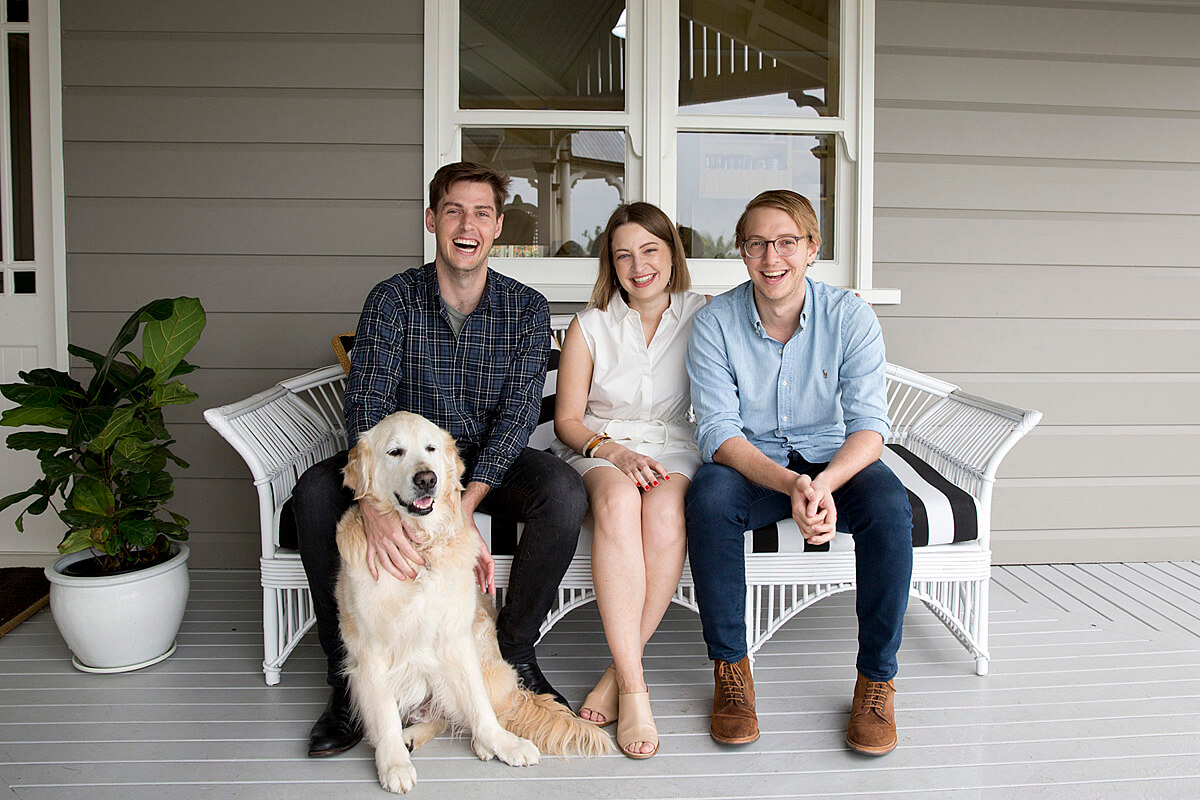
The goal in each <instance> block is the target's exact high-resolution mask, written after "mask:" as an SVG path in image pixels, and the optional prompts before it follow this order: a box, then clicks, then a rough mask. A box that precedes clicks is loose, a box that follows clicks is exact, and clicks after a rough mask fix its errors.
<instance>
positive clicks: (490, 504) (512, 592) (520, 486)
mask: <svg viewBox="0 0 1200 800" xmlns="http://www.w3.org/2000/svg"><path fill="white" fill-rule="evenodd" d="M345 466H346V453H345V451H343V452H341V453H338V454H337V455H335V456H332V457H331V458H327V459H325V460H324V461H321V462H319V463H317V464H314V465H313V466H311V467H309V468H308V470H306V471H305V473H304V474H303V475H301V476H300V480H299V481H298V482H297V483H296V488H295V489H294V490H292V505H293V508H294V510H295V514H296V537H297V540H298V544H299V548H300V559H301V561H303V562H304V572H305V574H306V575H307V576H308V588H309V590H310V591H311V592H312V598H313V609H314V611H315V613H316V617H317V636H318V638H319V639H320V641H321V648H322V649H323V650H324V651H325V657H326V659H327V661H328V665H327V680H328V682H329V683H330V684H331V685H338V684H339V683H340V682H341V681H342V680H343V679H342V677H341V673H342V667H343V665H344V663H345V649H344V647H343V645H342V636H341V630H340V629H339V628H338V620H337V599H336V598H335V597H334V586H335V585H336V583H337V574H338V570H339V569H340V567H341V557H340V556H339V555H338V550H337V540H336V536H335V534H336V531H337V523H338V520H339V519H341V518H342V514H344V513H345V512H346V509H348V508H350V506H352V505H354V494H353V493H352V492H351V491H350V490H349V489H347V488H346V487H345V486H343V485H342V469H343V468H344V467H345ZM587 507H588V500H587V489H586V487H584V485H583V479H582V478H580V477H579V473H577V472H576V471H575V470H574V469H573V468H572V467H570V466H568V465H567V463H566V462H565V461H563V460H562V459H560V458H558V456H555V455H552V454H551V453H546V452H543V451H541V450H532V449H530V448H528V447H526V448H525V449H524V450H522V451H521V454H520V455H519V456H517V460H516V461H514V462H513V465H512V466H511V467H509V469H508V474H507V475H505V476H504V481H503V482H502V483H501V484H500V485H499V486H495V487H493V488H492V490H491V491H490V492H488V494H487V496H486V497H484V499H483V502H481V503H480V504H479V510H480V511H485V512H487V513H489V514H496V513H499V514H502V515H504V516H506V517H509V518H513V519H517V520H519V521H521V522H524V523H525V531H524V532H523V533H522V534H521V539H520V541H519V542H518V543H517V550H516V553H515V554H514V555H513V563H512V572H511V573H510V574H509V585H508V589H507V591H506V593H505V594H506V599H505V604H504V608H502V609H501V610H500V616H499V619H498V620H497V622H496V635H497V638H498V639H499V641H500V652H501V654H502V655H503V656H504V658H505V659H507V660H508V661H509V662H510V663H513V664H521V663H524V662H528V661H532V660H533V659H534V653H533V646H534V643H536V642H537V639H538V634H539V632H540V629H541V624H542V620H543V619H545V617H546V614H547V613H548V612H549V611H550V608H551V606H552V605H553V604H554V601H555V598H556V597H557V594H558V584H559V582H560V581H561V580H562V576H563V574H565V573H566V571H567V567H568V566H569V565H570V563H571V558H572V557H573V556H574V555H575V546H576V544H577V542H578V540H579V526H580V525H582V524H583V517H584V515H585V514H586V513H587Z"/></svg>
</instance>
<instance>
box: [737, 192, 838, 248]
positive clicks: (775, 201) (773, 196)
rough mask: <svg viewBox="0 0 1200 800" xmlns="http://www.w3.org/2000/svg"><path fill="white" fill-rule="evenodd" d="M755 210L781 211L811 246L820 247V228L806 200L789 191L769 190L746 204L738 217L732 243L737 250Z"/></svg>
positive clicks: (744, 239)
mask: <svg viewBox="0 0 1200 800" xmlns="http://www.w3.org/2000/svg"><path fill="white" fill-rule="evenodd" d="M756 208H777V209H779V210H780V211H783V212H784V213H786V214H787V215H788V216H789V217H791V218H792V219H793V220H795V221H796V224H797V225H798V226H799V227H800V230H801V231H803V232H804V233H805V234H806V235H807V236H808V238H809V240H810V241H812V243H813V245H815V246H816V247H820V246H821V226H820V224H819V223H818V222H817V212H815V211H813V207H812V203H810V202H808V198H807V197H805V196H804V195H802V194H798V193H796V192H793V191H792V190H791V189H771V190H769V191H766V192H762V193H760V194H759V195H758V196H757V197H755V198H754V199H753V200H751V201H750V202H749V203H747V204H746V210H745V211H743V212H742V215H741V216H740V217H738V221H737V227H736V228H735V229H734V243H735V244H736V245H737V247H738V249H739V250H740V249H741V248H742V245H743V244H745V242H746V222H747V220H748V218H749V216H750V212H751V211H753V210H754V209H756Z"/></svg>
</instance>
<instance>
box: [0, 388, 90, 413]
mask: <svg viewBox="0 0 1200 800" xmlns="http://www.w3.org/2000/svg"><path fill="white" fill-rule="evenodd" d="M0 393H2V394H3V395H4V396H5V397H7V398H8V399H9V400H12V401H13V402H14V403H17V404H18V405H22V406H26V407H27V408H55V407H56V406H58V405H59V404H60V403H61V402H62V400H63V398H64V397H66V396H67V395H69V394H72V390H71V389H70V388H68V387H66V386H30V385H29V384H25V383H6V384H4V385H3V386H0ZM79 397H82V395H79Z"/></svg>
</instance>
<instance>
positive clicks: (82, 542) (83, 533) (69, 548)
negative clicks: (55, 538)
mask: <svg viewBox="0 0 1200 800" xmlns="http://www.w3.org/2000/svg"><path fill="white" fill-rule="evenodd" d="M95 535H96V531H95V530H93V529H91V528H82V529H76V530H73V531H68V532H67V535H66V536H65V537H63V540H62V541H61V542H59V545H58V552H60V553H62V554H63V555H67V554H70V553H78V552H79V551H80V550H87V549H88V548H89V547H91V546H92V541H93V537H94V536H95Z"/></svg>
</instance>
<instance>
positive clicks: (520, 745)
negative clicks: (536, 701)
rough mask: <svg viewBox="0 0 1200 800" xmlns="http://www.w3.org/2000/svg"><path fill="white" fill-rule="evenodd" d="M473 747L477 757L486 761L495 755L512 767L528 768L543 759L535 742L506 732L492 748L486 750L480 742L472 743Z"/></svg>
mask: <svg viewBox="0 0 1200 800" xmlns="http://www.w3.org/2000/svg"><path fill="white" fill-rule="evenodd" d="M472 745H473V746H474V748H475V753H476V755H478V756H479V757H480V758H481V759H483V760H484V761H487V760H489V759H490V758H491V757H492V756H493V755H495V756H496V757H497V758H499V759H500V760H501V761H503V762H504V763H505V764H508V765H509V766H512V767H528V766H530V765H532V764H536V763H538V762H539V761H541V759H542V754H541V753H540V752H538V749H537V746H536V745H534V743H533V742H531V741H529V740H528V739H522V738H521V737H520V736H516V735H514V734H512V733H509V732H508V731H505V732H504V734H503V735H501V736H500V737H499V738H498V739H497V741H496V743H495V744H493V745H492V746H491V747H487V748H485V747H483V746H482V745H481V744H480V743H479V742H472ZM485 754H486V755H485Z"/></svg>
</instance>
